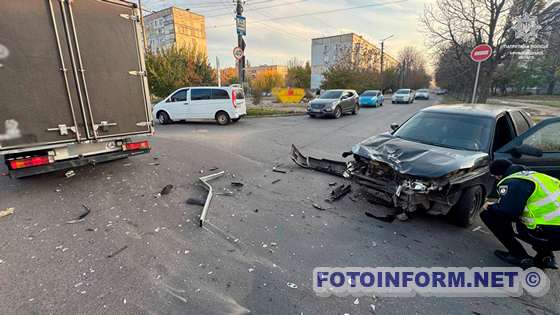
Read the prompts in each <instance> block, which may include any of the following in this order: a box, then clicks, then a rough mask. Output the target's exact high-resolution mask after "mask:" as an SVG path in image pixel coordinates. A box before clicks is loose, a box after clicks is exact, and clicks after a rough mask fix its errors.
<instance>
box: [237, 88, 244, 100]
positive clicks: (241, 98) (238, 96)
mask: <svg viewBox="0 0 560 315" xmlns="http://www.w3.org/2000/svg"><path fill="white" fill-rule="evenodd" d="M235 97H236V98H237V99H238V100H243V99H245V93H244V92H243V90H241V89H236V90H235Z"/></svg>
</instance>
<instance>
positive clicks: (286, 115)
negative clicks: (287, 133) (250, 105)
mask: <svg viewBox="0 0 560 315" xmlns="http://www.w3.org/2000/svg"><path fill="white" fill-rule="evenodd" d="M305 115H307V113H286V114H272V115H255V116H248V115H247V116H245V118H267V117H290V116H305Z"/></svg>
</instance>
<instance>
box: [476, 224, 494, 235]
mask: <svg viewBox="0 0 560 315" xmlns="http://www.w3.org/2000/svg"><path fill="white" fill-rule="evenodd" d="M472 231H473V232H482V233H484V234H490V233H488V232H486V231H484V230H483V229H482V226H480V225H479V226H477V227H475V228H474V229H472Z"/></svg>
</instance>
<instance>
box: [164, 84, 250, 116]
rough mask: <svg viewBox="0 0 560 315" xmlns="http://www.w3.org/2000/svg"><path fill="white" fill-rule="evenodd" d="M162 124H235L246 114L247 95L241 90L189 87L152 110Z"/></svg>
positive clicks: (177, 92)
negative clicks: (210, 122) (180, 122)
mask: <svg viewBox="0 0 560 315" xmlns="http://www.w3.org/2000/svg"><path fill="white" fill-rule="evenodd" d="M153 114H154V117H156V119H157V121H158V122H159V123H160V124H164V125H165V124H170V123H173V122H174V121H181V120H182V121H200V120H216V122H217V123H218V124H220V125H227V124H229V123H230V122H232V121H233V122H236V121H238V120H239V119H241V117H243V116H245V115H246V114H247V107H246V105H245V94H244V93H243V89H241V88H239V87H234V86H229V87H217V86H210V87H186V88H181V89H178V90H177V91H175V92H173V93H171V95H169V96H168V97H166V98H165V99H164V100H163V101H161V102H159V103H157V104H156V105H155V106H154V109H153Z"/></svg>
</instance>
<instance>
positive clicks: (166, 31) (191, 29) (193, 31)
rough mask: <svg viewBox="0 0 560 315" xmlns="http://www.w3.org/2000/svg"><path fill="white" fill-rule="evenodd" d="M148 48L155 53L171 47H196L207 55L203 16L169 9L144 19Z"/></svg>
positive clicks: (173, 8) (172, 8)
mask: <svg viewBox="0 0 560 315" xmlns="http://www.w3.org/2000/svg"><path fill="white" fill-rule="evenodd" d="M144 25H145V28H146V38H147V42H148V48H149V49H150V50H152V51H157V50H160V49H164V48H169V47H171V46H173V45H175V46H177V47H179V48H181V47H191V46H194V47H196V48H197V49H198V50H199V51H200V52H203V53H204V54H207V53H208V51H207V47H206V25H205V21H204V16H202V15H200V14H196V13H194V12H191V11H189V10H184V9H180V8H177V7H169V8H167V9H163V10H161V11H158V12H155V13H152V14H150V15H147V16H145V17H144Z"/></svg>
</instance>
